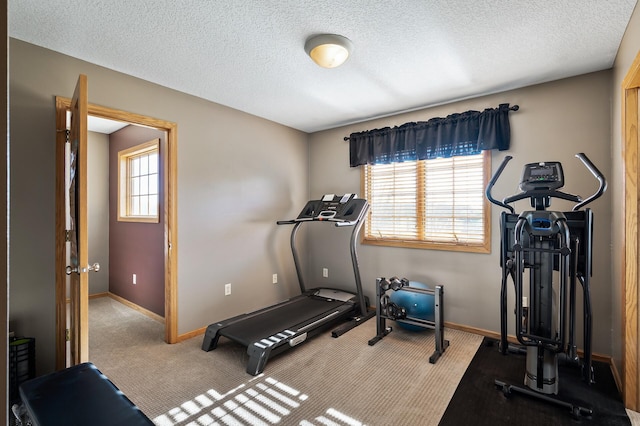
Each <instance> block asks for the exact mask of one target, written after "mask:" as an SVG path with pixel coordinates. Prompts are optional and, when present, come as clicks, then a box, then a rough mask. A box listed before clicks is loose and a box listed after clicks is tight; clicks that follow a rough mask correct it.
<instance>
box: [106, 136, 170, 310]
mask: <svg viewBox="0 0 640 426" xmlns="http://www.w3.org/2000/svg"><path fill="white" fill-rule="evenodd" d="M157 138H160V157H161V158H162V157H163V156H164V155H165V153H166V148H167V142H166V135H165V132H162V131H159V130H156V129H149V128H146V127H140V126H133V125H132V126H127V127H125V128H123V129H121V130H118V131H117V132H114V133H112V134H111V135H110V137H109V291H110V292H111V293H113V294H116V295H118V296H120V297H123V298H125V299H127V300H129V301H130V302H133V303H135V304H136V305H138V306H142V307H143V308H145V309H148V310H150V311H151V312H154V313H156V314H158V315H160V316H163V317H164V220H165V218H164V211H163V209H162V208H160V223H135V222H118V212H117V206H118V203H117V199H118V152H119V151H122V150H123V149H127V148H130V147H132V146H135V145H139V144H141V143H144V142H148V141H150V140H152V139H157ZM164 178H165V176H164V173H163V171H162V168H161V169H160V188H161V190H160V206H162V205H163V202H164V194H163V192H162V187H163V186H162V182H163V181H164ZM133 274H136V284H133Z"/></svg>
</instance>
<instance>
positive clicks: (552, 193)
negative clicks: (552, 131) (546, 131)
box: [485, 152, 607, 214]
mask: <svg viewBox="0 0 640 426" xmlns="http://www.w3.org/2000/svg"><path fill="white" fill-rule="evenodd" d="M576 157H577V158H578V159H579V160H580V161H582V163H583V164H584V166H585V167H586V168H587V169H588V170H589V171H590V172H591V174H592V175H593V176H594V177H595V178H596V179H597V180H598V182H600V186H599V188H598V190H597V191H596V192H595V193H594V194H593V195H591V196H590V197H588V198H586V199H584V200H583V199H582V198H581V197H580V196H578V195H572V194H567V193H566V192H562V191H558V190H555V189H553V190H539V189H534V190H530V191H525V192H521V193H519V194H515V195H512V196H510V197H506V198H504V199H503V200H502V201H499V200H496V199H495V198H493V196H492V195H491V191H492V190H493V186H494V185H495V184H496V182H497V181H498V178H499V177H500V175H501V174H502V172H503V171H504V169H505V167H506V166H507V163H508V162H509V161H510V160H511V159H512V158H513V157H512V156H510V155H507V156H506V157H504V160H502V163H501V164H500V167H498V170H496V172H495V174H494V175H493V177H492V178H491V180H490V181H489V184H488V185H487V189H486V191H485V194H486V196H487V199H488V200H489V201H490V202H491V203H493V204H495V205H497V206H500V207H502V208H505V209H507V210H509V212H510V213H511V214H515V209H514V208H513V206H511V205H510V204H511V203H513V202H515V201H518V200H522V199H525V198H533V197H553V198H560V199H563V200H568V201H573V202H576V203H577V204H576V205H575V206H574V207H573V209H572V211H577V210H580V209H581V208H583V207H584V206H586V205H587V204H589V203H591V202H592V201H595V200H596V199H598V198H600V197H601V196H602V194H604V192H605V191H606V189H607V181H606V179H605V177H604V175H603V174H602V173H601V172H600V170H598V168H597V167H596V166H595V165H594V164H593V163H592V162H591V160H589V158H588V157H587V156H586V155H585V154H584V153H582V152H580V153H578V154H576Z"/></svg>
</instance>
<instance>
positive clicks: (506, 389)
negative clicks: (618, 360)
mask: <svg viewBox="0 0 640 426" xmlns="http://www.w3.org/2000/svg"><path fill="white" fill-rule="evenodd" d="M576 157H577V158H578V159H580V160H581V161H582V163H583V164H584V166H585V167H586V168H587V169H588V170H589V171H590V172H591V174H592V175H593V176H594V177H595V178H596V179H597V180H598V181H599V188H598V190H597V191H596V192H595V193H594V194H593V195H591V196H590V197H588V198H587V199H585V200H582V198H580V196H578V195H572V194H567V193H565V192H562V191H559V189H560V188H562V187H563V186H564V174H563V170H562V164H561V163H559V162H544V163H529V164H526V165H525V166H524V169H523V172H522V177H521V179H520V189H521V190H522V192H520V193H518V194H515V195H512V196H510V197H507V198H505V199H504V200H503V201H498V200H496V199H494V198H493V196H492V195H491V190H492V189H493V186H494V185H495V183H496V182H497V180H498V178H499V177H500V175H501V174H502V172H503V170H504V168H505V167H506V165H507V163H508V162H509V161H510V160H511V159H512V157H511V156H506V157H505V159H504V160H503V162H502V164H501V165H500V167H499V168H498V170H497V171H496V173H495V175H494V176H493V178H492V179H491V181H490V182H489V185H488V186H487V189H486V196H487V199H488V200H489V201H490V202H492V203H493V204H495V205H498V206H500V207H502V208H504V209H506V210H508V211H503V212H502V214H501V218H500V231H501V247H500V266H501V267H502V283H501V290H500V347H499V349H500V351H501V353H502V354H503V355H505V354H506V353H507V352H508V351H509V349H510V348H509V343H508V340H507V325H508V324H507V294H508V291H507V282H508V280H509V278H511V280H512V281H513V285H514V289H515V305H516V306H515V315H516V325H515V331H516V338H517V340H518V342H519V343H520V344H521V345H523V346H524V347H525V348H526V358H527V359H526V373H525V377H524V384H525V385H526V387H519V386H514V385H509V384H507V383H504V382H502V381H499V380H496V381H495V384H496V386H497V387H498V389H500V390H502V391H503V393H504V394H505V396H509V395H510V394H511V393H512V392H518V393H522V394H525V395H529V396H533V397H536V398H539V399H543V400H545V401H547V402H551V403H554V404H557V405H560V406H563V407H565V408H569V409H570V410H571V413H572V415H573V416H574V417H579V416H580V415H584V416H590V415H592V410H591V409H589V408H585V407H581V406H577V405H574V404H571V403H569V402H566V401H562V400H560V399H558V398H557V397H552V396H551V395H556V394H557V393H558V383H559V381H558V357H559V356H561V355H562V356H563V357H565V358H566V359H568V360H569V361H572V362H575V363H577V364H579V365H580V366H581V368H582V378H583V380H584V381H586V382H587V383H589V384H592V383H594V376H593V367H592V360H591V340H592V316H591V293H590V278H591V274H592V241H593V212H592V211H591V210H590V209H588V208H587V209H584V207H585V206H586V205H587V204H589V203H591V202H592V201H594V200H596V199H597V198H599V197H600V196H602V194H603V193H604V192H605V190H606V187H607V184H606V180H605V178H604V176H603V175H602V173H601V172H600V171H599V170H598V169H597V168H596V167H595V166H594V165H593V163H592V162H591V161H590V160H589V159H588V158H587V156H586V155H584V154H583V153H579V154H576ZM527 198H528V199H529V200H530V202H531V207H532V208H533V209H534V210H530V211H524V212H522V213H520V214H517V213H516V212H515V209H514V208H513V206H511V204H512V203H514V202H516V201H518V200H522V199H527ZM552 198H559V199H563V200H568V201H572V202H575V203H576V205H575V206H574V207H573V209H572V210H571V211H569V212H559V211H551V210H548V208H549V207H550V206H551V199H552ZM525 269H528V270H529V280H528V290H529V292H528V296H527V295H526V293H525V288H524V287H525V284H526V283H525V280H524V279H523V277H524V273H525ZM576 281H578V282H579V283H580V284H581V287H582V295H583V321H584V325H583V331H584V337H583V345H584V355H583V359H582V361H581V360H580V358H579V357H578V353H577V345H576V341H575V321H576V318H575V317H576V304H577V297H576V287H577V286H576ZM567 316H568V317H569V318H568V321H569V322H568V324H567Z"/></svg>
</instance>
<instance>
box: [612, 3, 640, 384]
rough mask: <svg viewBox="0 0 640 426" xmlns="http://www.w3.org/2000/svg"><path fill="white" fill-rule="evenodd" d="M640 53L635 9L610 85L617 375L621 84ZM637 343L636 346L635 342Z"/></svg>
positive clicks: (617, 357)
mask: <svg viewBox="0 0 640 426" xmlns="http://www.w3.org/2000/svg"><path fill="white" fill-rule="evenodd" d="M639 53H640V6H637V5H636V8H635V10H634V12H633V15H632V16H631V19H630V20H629V24H628V25H627V30H626V32H625V34H624V37H623V38H622V42H621V43H620V48H619V49H618V54H617V56H616V60H615V63H614V66H613V79H612V85H611V92H612V110H613V114H612V123H613V126H612V139H611V140H612V144H611V158H612V172H613V173H612V179H611V180H610V185H609V190H610V191H611V194H612V195H611V196H612V199H613V205H614V206H617V207H616V208H615V209H613V213H612V219H613V220H612V221H611V235H612V245H611V246H612V256H611V259H612V265H613V273H612V277H611V282H612V284H613V285H612V286H611V288H612V293H613V297H612V304H611V308H612V316H613V323H612V327H611V338H612V340H613V349H614V350H613V354H612V357H613V361H614V363H615V365H616V368H617V370H618V371H619V372H620V374H624V373H623V368H622V358H623V353H624V349H623V347H622V344H623V333H624V330H623V327H622V322H623V321H622V320H623V315H624V309H625V307H624V304H623V289H622V280H623V277H624V274H625V271H624V270H623V268H622V264H623V260H624V258H625V247H624V245H623V242H624V239H625V223H624V205H625V199H624V198H625V197H624V192H623V191H624V179H625V177H624V157H623V152H624V135H623V132H622V102H623V100H622V81H623V80H624V78H625V76H626V75H627V73H628V72H629V68H630V67H631V64H632V63H633V61H634V60H635V58H636V56H637V55H638V54H639ZM636 343H637V342H636Z"/></svg>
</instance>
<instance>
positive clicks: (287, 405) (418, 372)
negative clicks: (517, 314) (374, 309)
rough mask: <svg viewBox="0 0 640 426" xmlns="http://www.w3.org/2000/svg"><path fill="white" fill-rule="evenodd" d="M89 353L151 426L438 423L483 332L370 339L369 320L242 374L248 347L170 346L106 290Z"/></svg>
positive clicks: (96, 308) (96, 309) (96, 303)
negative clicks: (441, 346)
mask: <svg viewBox="0 0 640 426" xmlns="http://www.w3.org/2000/svg"><path fill="white" fill-rule="evenodd" d="M89 312H90V319H89V324H90V361H91V362H93V363H94V364H95V365H96V366H97V367H98V368H99V369H100V370H101V371H102V372H103V373H104V374H105V375H106V376H107V377H108V378H109V379H111V380H112V381H113V382H114V383H115V384H116V386H118V387H119V388H120V389H121V390H122V391H123V392H124V393H125V394H126V395H127V396H128V397H129V398H130V399H131V400H132V401H133V402H134V403H135V404H136V405H138V407H140V409H141V410H142V411H143V412H145V413H146V414H147V416H149V417H150V418H151V419H152V420H153V421H154V422H155V423H156V424H158V425H194V426H195V425H198V426H202V425H216V424H220V425H225V424H228V425H232V424H236V425H271V424H276V423H278V424H282V425H305V426H310V425H344V426H347V425H371V426H373V425H437V424H438V422H439V421H440V418H441V417H442V414H443V413H444V410H445V409H446V407H447V404H448V402H449V400H450V398H451V397H452V395H453V393H454V392H455V389H456V387H457V386H458V383H459V381H460V379H461V378H462V376H463V374H464V372H465V370H466V368H467V366H468V365H469V362H470V361H471V359H472V358H473V355H474V353H475V352H476V350H477V348H478V346H479V345H480V343H481V341H482V337H480V336H478V335H475V334H470V333H465V332H462V331H458V330H449V329H446V330H445V339H447V340H449V341H450V346H449V347H448V348H447V350H446V352H445V353H444V355H443V356H442V357H441V358H440V359H439V360H438V361H437V363H436V364H430V363H429V360H428V359H429V356H430V355H431V354H432V353H433V351H434V333H433V331H431V330H427V331H425V332H420V333H416V332H408V331H405V330H403V329H400V328H397V329H394V331H393V332H392V333H391V334H389V335H388V336H387V337H385V338H384V339H383V340H382V341H380V342H378V343H377V344H376V345H375V346H369V345H368V344H367V342H368V340H369V339H370V338H372V337H373V336H374V335H375V321H374V320H370V321H367V322H365V323H364V324H362V325H361V326H359V327H357V328H355V329H353V330H351V331H350V332H348V333H347V334H345V335H343V336H341V337H339V338H337V339H335V338H332V337H331V335H330V333H329V332H328V333H326V334H321V335H319V336H317V337H315V338H313V339H311V340H310V341H308V342H305V343H304V344H302V345H300V346H298V347H296V348H295V349H293V350H290V351H287V352H285V353H283V354H281V355H278V356H276V357H274V358H273V359H270V360H269V362H268V363H267V365H266V368H265V371H264V374H262V375H259V376H256V377H253V376H250V375H248V374H247V373H246V372H245V368H246V363H247V360H248V357H247V355H246V348H244V347H242V346H239V345H237V344H235V343H233V342H231V341H228V340H224V339H221V340H220V342H219V345H218V348H217V349H215V350H214V351H211V352H204V351H202V350H201V349H200V345H201V344H202V337H201V336H200V337H195V338H192V339H189V340H186V341H184V342H181V343H178V344H174V345H167V344H165V343H164V342H163V341H162V336H163V329H164V327H163V325H162V324H160V323H158V322H157V321H154V320H152V319H149V318H147V317H145V316H144V315H142V314H139V313H138V312H136V311H134V310H131V309H129V308H127V307H125V306H123V305H122V304H120V303H118V302H116V301H114V300H112V299H111V298H106V297H105V298H98V299H94V300H92V301H91V303H90V308H89Z"/></svg>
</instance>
